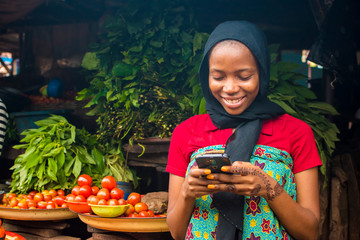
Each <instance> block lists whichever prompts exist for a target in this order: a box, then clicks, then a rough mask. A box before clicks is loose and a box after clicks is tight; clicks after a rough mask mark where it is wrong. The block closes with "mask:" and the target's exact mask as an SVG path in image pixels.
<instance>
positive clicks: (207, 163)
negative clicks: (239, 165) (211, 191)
mask: <svg viewBox="0 0 360 240" xmlns="http://www.w3.org/2000/svg"><path fill="white" fill-rule="evenodd" d="M195 159H196V163H197V165H198V167H199V168H207V169H210V170H211V172H212V173H224V172H222V171H221V170H220V169H221V167H222V166H231V161H230V159H229V157H228V155H227V154H225V153H212V154H201V155H197V156H196V157H195Z"/></svg>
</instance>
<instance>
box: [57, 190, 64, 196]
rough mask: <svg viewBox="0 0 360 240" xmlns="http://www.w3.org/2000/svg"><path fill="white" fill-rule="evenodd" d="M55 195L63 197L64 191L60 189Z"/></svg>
mask: <svg viewBox="0 0 360 240" xmlns="http://www.w3.org/2000/svg"><path fill="white" fill-rule="evenodd" d="M56 193H57V195H58V196H65V191H64V190H62V189H59V190H57V191H56Z"/></svg>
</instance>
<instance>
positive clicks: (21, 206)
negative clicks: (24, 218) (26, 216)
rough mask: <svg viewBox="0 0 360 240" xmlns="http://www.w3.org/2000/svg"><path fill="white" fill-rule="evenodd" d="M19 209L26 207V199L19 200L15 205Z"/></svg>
mask: <svg viewBox="0 0 360 240" xmlns="http://www.w3.org/2000/svg"><path fill="white" fill-rule="evenodd" d="M17 206H18V207H19V208H20V209H27V208H28V205H27V204H26V201H20V202H19V203H18V205H17Z"/></svg>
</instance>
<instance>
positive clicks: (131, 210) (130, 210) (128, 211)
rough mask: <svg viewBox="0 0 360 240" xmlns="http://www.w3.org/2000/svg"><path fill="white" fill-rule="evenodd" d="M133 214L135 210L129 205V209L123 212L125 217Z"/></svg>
mask: <svg viewBox="0 0 360 240" xmlns="http://www.w3.org/2000/svg"><path fill="white" fill-rule="evenodd" d="M134 212H135V208H134V206H133V205H131V204H130V205H129V208H128V209H127V210H126V212H125V215H128V214H130V213H134Z"/></svg>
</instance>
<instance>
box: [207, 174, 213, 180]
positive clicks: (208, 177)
mask: <svg viewBox="0 0 360 240" xmlns="http://www.w3.org/2000/svg"><path fill="white" fill-rule="evenodd" d="M206 178H207V179H214V175H212V174H209V175H207V176H206Z"/></svg>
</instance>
